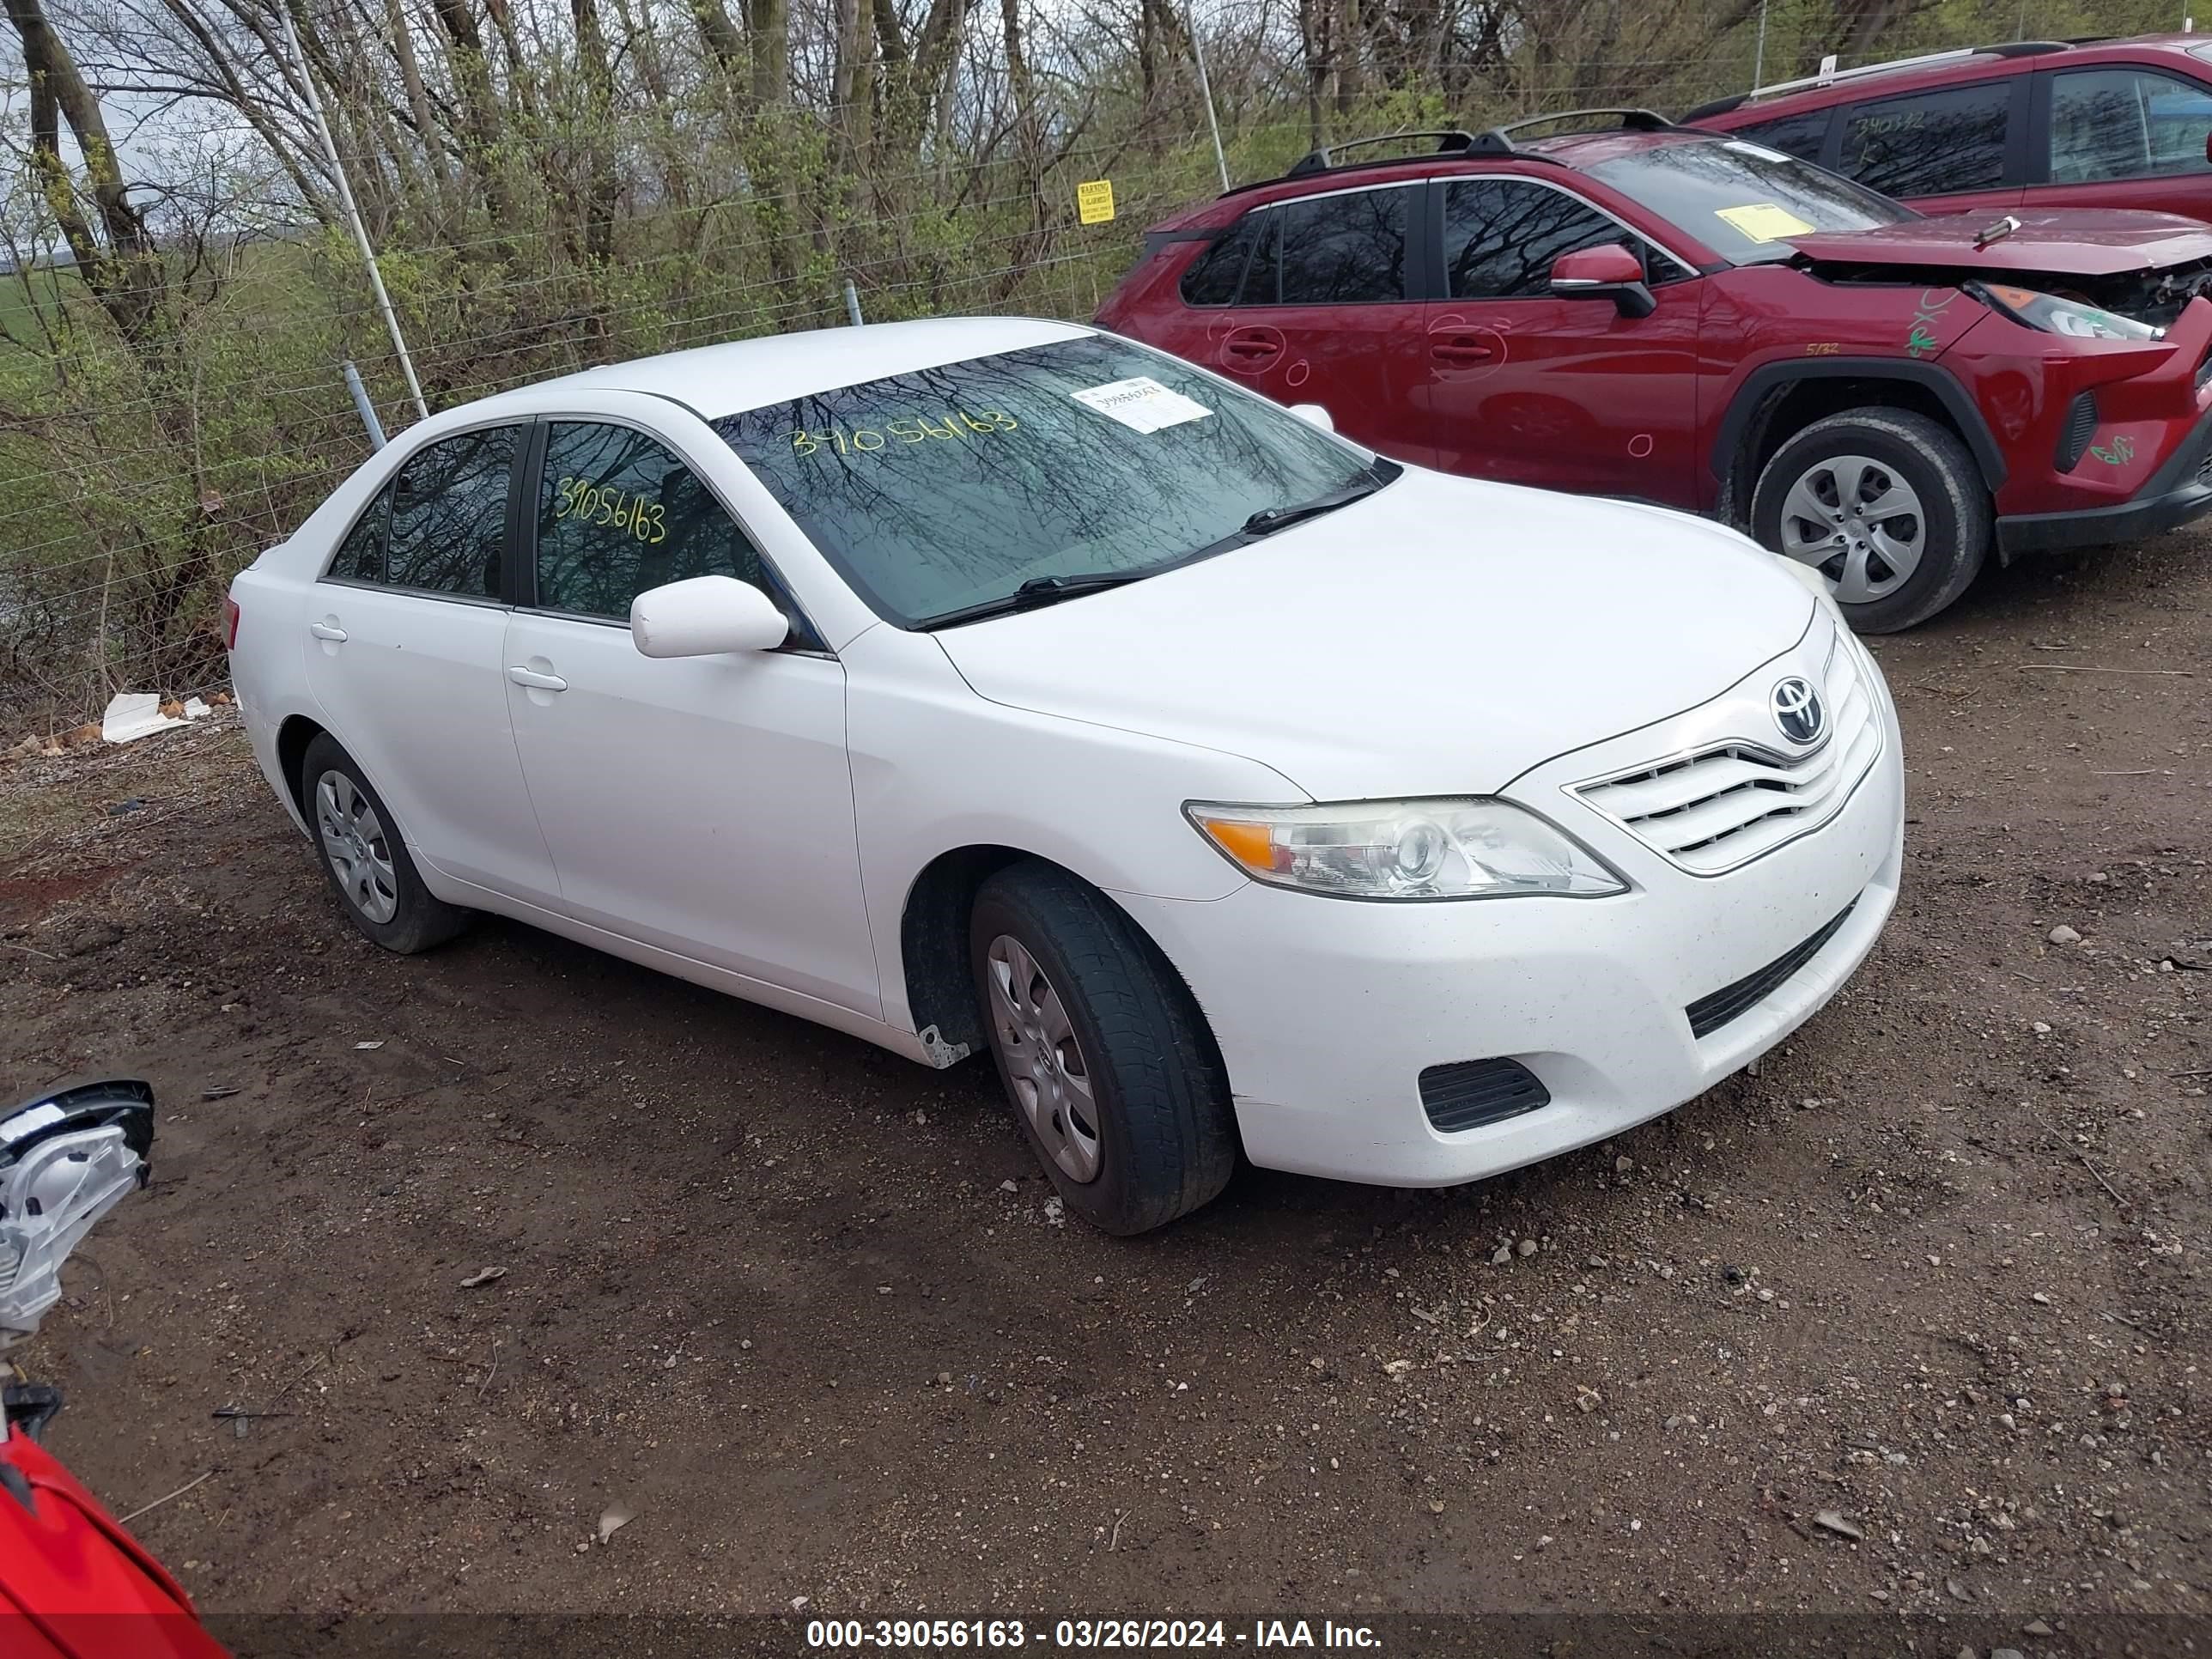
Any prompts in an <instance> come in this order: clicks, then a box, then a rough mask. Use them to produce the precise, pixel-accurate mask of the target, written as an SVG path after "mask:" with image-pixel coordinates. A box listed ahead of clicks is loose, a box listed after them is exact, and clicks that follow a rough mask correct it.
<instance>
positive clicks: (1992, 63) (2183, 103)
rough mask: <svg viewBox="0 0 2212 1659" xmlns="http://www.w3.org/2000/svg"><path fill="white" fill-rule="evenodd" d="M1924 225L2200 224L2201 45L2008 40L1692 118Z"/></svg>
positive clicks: (2194, 38)
mask: <svg viewBox="0 0 2212 1659" xmlns="http://www.w3.org/2000/svg"><path fill="white" fill-rule="evenodd" d="M1683 120H1684V121H1685V122H1686V123H1689V124H1692V125H1697V126H1702V127H1709V128H1712V129H1715V130H1717V131H1727V132H1734V133H1736V134H1738V135H1739V136H1741V137H1746V138H1755V139H1757V140H1758V141H1759V143H1762V144H1765V145H1767V146H1768V147H1769V148H1771V149H1779V150H1787V151H1788V152H1789V153H1790V155H1797V156H1802V157H1803V158H1804V159H1805V160H1806V161H1818V162H1819V163H1820V165H1821V166H1823V167H1828V168H1830V169H1832V171H1834V172H1837V173H1843V174H1844V175H1845V176H1846V177H1847V178H1851V179H1857V180H1858V181H1859V182H1860V183H1861V184H1863V185H1869V186H1870V187H1872V188H1873V189H1875V190H1879V191H1883V192H1884V193H1886V194H1887V195H1891V196H1896V197H1903V198H1904V199H1905V200H1906V201H1909V202H1911V204H1913V205H1914V206H1916V207H1917V208H1920V209H1922V210H1924V211H1927V212H1929V213H1951V212H1972V213H1984V214H1990V215H1992V216H1993V215H1996V214H1999V213H2002V212H2004V211H2006V210H2009V209H2021V208H2033V209H2038V210H2041V209H2046V208H2077V207H2096V208H2154V209H2157V210H2160V211H2162V212H2166V213H2181V214H2186V215H2187V216H2189V217H2191V218H2192V219H2205V220H2212V158H2208V149H2207V144H2208V140H2212V40H2207V39H2206V38H2205V37H2204V36H2203V35H2199V34H2154V35H2143V36H2142V37H2140V38H2138V39H2136V40H2090V41H2082V42H2080V43H2077V44H2073V45H2069V44H2067V43H2065V42H2063V41H2057V40H2022V41H2017V42H2015V43H2014V44H2012V45H2009V46H1984V47H1979V48H1967V49H1965V50H1961V51H1958V52H1934V53H1930V54H1929V55H1928V56H1927V57H1924V58H1905V59H1902V60H1900V61H1899V62H1897V63H1893V64H1870V65H1869V66H1867V67H1865V68H1863V69H1852V70H1841V71H1831V72H1829V73H1828V74H1826V75H1816V76H1810V77H1808V78H1807V79H1805V80H1802V81H1787V82H1783V83H1782V84H1781V85H1779V86H1772V87H1763V88H1760V89H1759V90H1758V91H1756V92H1751V93H1746V94H1741V96H1738V97H1735V98H1723V99H1721V100H1718V101H1717V102H1715V103H1711V104H1705V105H1702V106H1699V108H1697V109H1693V110H1692V111H1691V112H1689V113H1688V114H1687V115H1686V116H1684V117H1683Z"/></svg>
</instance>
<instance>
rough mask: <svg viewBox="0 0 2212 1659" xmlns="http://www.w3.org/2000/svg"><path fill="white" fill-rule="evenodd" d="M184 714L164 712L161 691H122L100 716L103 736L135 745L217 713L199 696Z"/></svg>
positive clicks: (187, 706) (108, 739) (192, 700)
mask: <svg viewBox="0 0 2212 1659" xmlns="http://www.w3.org/2000/svg"><path fill="white" fill-rule="evenodd" d="M184 707H185V712H184V713H183V714H181V715H177V714H163V713H162V712H161V693H160V692H158V691H118V692H117V693H116V694H115V695H114V696H112V697H111V698H109V699H108V702H107V712H106V714H102V715H101V716H100V736H101V737H103V738H106V740H107V741H108V742H110V743H135V742H137V740H138V739H139V738H150V737H152V736H153V735H154V733H155V732H165V731H167V729H168V728H169V727H171V726H182V725H184V724H185V722H186V721H188V720H200V719H202V718H204V716H206V715H209V714H213V713H214V712H215V711H214V710H213V709H211V708H209V707H208V706H207V705H206V704H205V703H204V702H201V701H200V700H199V699H198V698H197V697H194V698H192V699H191V701H190V702H186V703H185V706H184Z"/></svg>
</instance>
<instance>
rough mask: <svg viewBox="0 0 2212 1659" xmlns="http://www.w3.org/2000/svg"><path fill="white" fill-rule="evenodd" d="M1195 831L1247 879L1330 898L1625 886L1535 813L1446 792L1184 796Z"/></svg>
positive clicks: (1561, 892) (1499, 894) (1563, 893)
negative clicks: (1294, 798) (1291, 799)
mask: <svg viewBox="0 0 2212 1659" xmlns="http://www.w3.org/2000/svg"><path fill="white" fill-rule="evenodd" d="M1183 811H1184V812H1185V813H1186V814H1187V815H1188V817H1189V818H1190V821H1191V823H1193V824H1194V825H1195V826H1196V827H1197V829H1198V830H1199V833H1200V834H1201V835H1203V836H1205V837H1206V839H1207V840H1208V841H1210V842H1212V843H1213V845H1214V846H1215V847H1216V848H1218V849H1219V850H1220V851H1221V853H1222V854H1223V855H1224V856H1225V857H1226V858H1227V859H1229V860H1231V862H1232V863H1234V864H1235V865H1236V866H1237V867H1238V868H1239V869H1241V870H1243V872H1244V873H1245V874H1247V875H1249V876H1250V877H1251V878H1252V879H1253V880H1255V881H1263V882H1266V883H1267V884H1269V885H1270V886H1273V887H1292V888H1296V889H1297V890H1299V891H1300V892H1305V893H1323V894H1327V895H1329V896H1333V897H1336V898H1358V899H1467V898H1509V897H1514V896H1522V895H1549V896H1552V897H1554V898H1599V897H1602V896H1605V895H1606V894H1608V893H1625V892H1626V891H1627V890H1628V884H1627V883H1626V881H1624V880H1622V879H1621V878H1620V875H1619V874H1617V873H1616V872H1614V871H1613V869H1611V868H1610V867H1609V866H1607V864H1606V863H1605V861H1604V860H1602V859H1601V858H1599V857H1598V856H1597V854H1595V853H1593V852H1591V851H1590V850H1589V848H1586V847H1583V845H1581V843H1579V842H1576V841H1575V840H1574V839H1573V838H1571V836H1568V835H1567V834H1566V833H1565V831H1564V830H1560V829H1554V828H1553V826H1552V825H1551V824H1549V823H1546V822H1545V821H1544V820H1543V819H1541V818H1540V817H1537V816H1536V815H1535V814H1534V813H1533V812H1530V811H1525V810H1524V809H1522V808H1521V807H1518V806H1515V805H1511V804H1510V802H1506V801H1502V800H1487V799H1482V798H1480V797H1479V796H1449V797H1444V798H1441V799H1430V800H1363V801H1342V802H1331V803H1328V804H1324V805H1315V806H1240V805H1225V804H1219V803H1216V802H1212V801H1192V802H1190V803H1188V805H1185V806H1184V808H1183Z"/></svg>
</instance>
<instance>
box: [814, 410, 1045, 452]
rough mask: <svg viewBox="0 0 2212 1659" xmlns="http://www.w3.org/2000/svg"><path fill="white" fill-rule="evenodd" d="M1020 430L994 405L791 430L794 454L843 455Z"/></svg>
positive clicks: (1019, 427)
mask: <svg viewBox="0 0 2212 1659" xmlns="http://www.w3.org/2000/svg"><path fill="white" fill-rule="evenodd" d="M1020 430H1021V422H1019V421H1017V420H1016V419H1015V418H1014V417H1013V416H1011V415H1001V414H1000V413H999V411H998V410H995V409H987V410H983V411H982V412H981V414H977V415H970V414H968V413H966V412H965V411H963V410H954V411H953V412H952V413H951V414H949V415H946V416H945V417H944V418H943V419H942V420H937V419H933V418H932V417H930V416H927V415H915V416H908V417H907V418H905V419H902V420H896V421H886V422H884V424H883V425H882V426H881V427H880V428H878V427H872V426H864V427H857V428H848V427H842V426H833V427H831V428H829V430H828V431H827V432H794V433H793V434H792V435H791V450H792V453H793V454H794V455H815V454H819V453H821V452H822V451H823V450H825V449H834V450H835V451H836V453H838V454H840V455H872V454H874V453H876V452H877V451H878V450H879V449H889V448H890V447H891V446H892V445H894V444H919V443H927V442H928V441H929V440H931V439H932V438H945V439H952V440H958V439H962V438H966V437H969V436H975V437H983V436H987V435H990V434H993V433H999V432H1018V431H1020Z"/></svg>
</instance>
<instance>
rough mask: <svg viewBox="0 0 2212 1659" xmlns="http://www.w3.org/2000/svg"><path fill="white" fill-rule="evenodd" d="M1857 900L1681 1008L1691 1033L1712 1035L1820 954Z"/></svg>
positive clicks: (1694, 1034)
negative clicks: (1811, 931)
mask: <svg viewBox="0 0 2212 1659" xmlns="http://www.w3.org/2000/svg"><path fill="white" fill-rule="evenodd" d="M1857 903H1858V901H1857V899H1853V900H1852V901H1851V902H1850V903H1849V904H1846V905H1845V906H1844V908H1842V909H1840V910H1838V912H1836V915H1835V918H1834V920H1833V921H1830V922H1828V923H1827V924H1826V926H1824V927H1822V928H1821V929H1820V932H1818V933H1815V934H1814V935H1813V937H1812V938H1810V939H1807V940H1806V941H1805V942H1804V943H1803V944H1802V945H1796V946H1794V947H1792V948H1791V949H1790V950H1789V951H1785V952H1784V954H1782V955H1781V956H1778V957H1775V958H1774V960H1773V961H1771V962H1770V963H1767V964H1766V966H1765V967H1764V968H1761V969H1759V970H1758V971H1757V972H1756V973H1750V974H1746V975H1744V976H1743V977H1742V978H1741V979H1740V980H1738V981H1735V983H1734V984H1733V985H1723V986H1722V987H1721V988H1720V989H1719V990H1717V991H1715V992H1714V993H1713V994H1711V996H1702V997H1699V999H1698V1000H1696V1001H1695V1002H1693V1003H1692V1004H1691V1005H1690V1006H1688V1007H1686V1008H1685V1009H1684V1010H1682V1012H1684V1013H1686V1014H1687V1015H1688V1016H1689V1017H1690V1035H1691V1036H1698V1037H1703V1036H1711V1035H1712V1034H1713V1033H1714V1032H1715V1031H1717V1030H1720V1029H1721V1027H1722V1026H1723V1025H1725V1024H1728V1023H1729V1021H1730V1020H1732V1019H1734V1018H1736V1017H1737V1016H1738V1015H1739V1014H1741V1013H1743V1012H1746V1011H1747V1010H1748V1009H1750V1008H1751V1007H1753V1006H1754V1005H1756V1004H1758V1003H1759V1002H1761V1001H1764V1000H1765V999H1766V997H1767V996H1768V995H1769V994H1771V993H1772V992H1773V991H1775V990H1776V989H1777V988H1778V987H1780V986H1781V984H1782V982H1783V981H1784V980H1786V979H1788V978H1789V977H1790V975H1793V974H1795V973H1796V971H1797V970H1798V969H1800V968H1802V967H1803V966H1804V965H1805V964H1806V963H1808V962H1810V961H1812V959H1813V958H1814V957H1816V956H1818V955H1820V947H1821V946H1822V945H1826V943H1827V942H1828V941H1829V940H1830V939H1833V938H1834V937H1835V934H1836V929H1837V928H1838V927H1842V926H1843V925H1844V917H1846V916H1848V915H1850V913H1851V911H1852V909H1853V908H1855V907H1856V906H1857Z"/></svg>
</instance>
